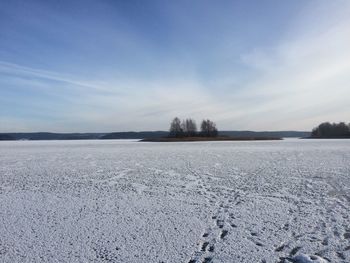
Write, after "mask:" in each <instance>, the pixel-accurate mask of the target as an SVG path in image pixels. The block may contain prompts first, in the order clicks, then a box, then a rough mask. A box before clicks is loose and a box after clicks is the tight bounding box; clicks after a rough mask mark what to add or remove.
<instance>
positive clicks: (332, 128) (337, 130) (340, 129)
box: [311, 122, 350, 138]
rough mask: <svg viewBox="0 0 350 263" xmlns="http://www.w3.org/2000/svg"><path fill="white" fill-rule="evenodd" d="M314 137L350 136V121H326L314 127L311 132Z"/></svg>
mask: <svg viewBox="0 0 350 263" xmlns="http://www.w3.org/2000/svg"><path fill="white" fill-rule="evenodd" d="M311 137H313V138H350V123H349V124H346V123H345V122H339V123H329V122H324V123H321V124H320V125H318V126H317V127H316V128H314V129H313V130H312V132H311Z"/></svg>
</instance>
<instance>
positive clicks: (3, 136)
mask: <svg viewBox="0 0 350 263" xmlns="http://www.w3.org/2000/svg"><path fill="white" fill-rule="evenodd" d="M168 134H169V132H168V131H141V132H112V133H51V132H29V133H0V140H35V141H36V140H97V139H102V140H108V139H145V138H147V139H152V138H160V137H166V136H168ZM219 136H234V137H269V138H276V137H280V138H286V137H309V136H310V132H304V131H263V132H254V131H220V132H219Z"/></svg>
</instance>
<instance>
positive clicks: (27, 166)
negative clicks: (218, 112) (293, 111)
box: [0, 139, 350, 263]
mask: <svg viewBox="0 0 350 263" xmlns="http://www.w3.org/2000/svg"><path fill="white" fill-rule="evenodd" d="M349 211H350V140H297V139H287V140H284V141H271V142H267V141H260V142H193V143H141V142H135V141H117V140H115V141H42V142H40V141H15V142H0V261H1V262H140V263H141V262H142V263H145V262H152V263H153V262H155V263H160V262H164V263H165V262H174V263H179V262H180V263H181V262H183V263H189V262H191V263H194V262H196V263H197V262H198V263H199V262H225V263H226V262H247V263H248V262H249V263H253V262H254V263H255V262H261V263H264V262H265V263H271V262H280V263H281V262H292V259H293V261H294V262H350V212H349Z"/></svg>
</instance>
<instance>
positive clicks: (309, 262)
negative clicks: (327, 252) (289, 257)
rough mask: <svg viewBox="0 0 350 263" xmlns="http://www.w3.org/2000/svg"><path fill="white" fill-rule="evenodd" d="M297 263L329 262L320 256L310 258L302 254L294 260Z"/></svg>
mask: <svg viewBox="0 0 350 263" xmlns="http://www.w3.org/2000/svg"><path fill="white" fill-rule="evenodd" d="M293 261H294V262H295V263H327V261H326V260H325V259H323V258H321V257H319V256H309V255H305V254H300V255H298V256H296V257H294V258H293Z"/></svg>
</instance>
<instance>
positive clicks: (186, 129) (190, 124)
mask: <svg viewBox="0 0 350 263" xmlns="http://www.w3.org/2000/svg"><path fill="white" fill-rule="evenodd" d="M181 128H182V131H183V133H184V136H188V137H191V136H196V135H197V124H196V121H195V120H193V119H191V118H189V119H186V120H183V121H182V123H181Z"/></svg>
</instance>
